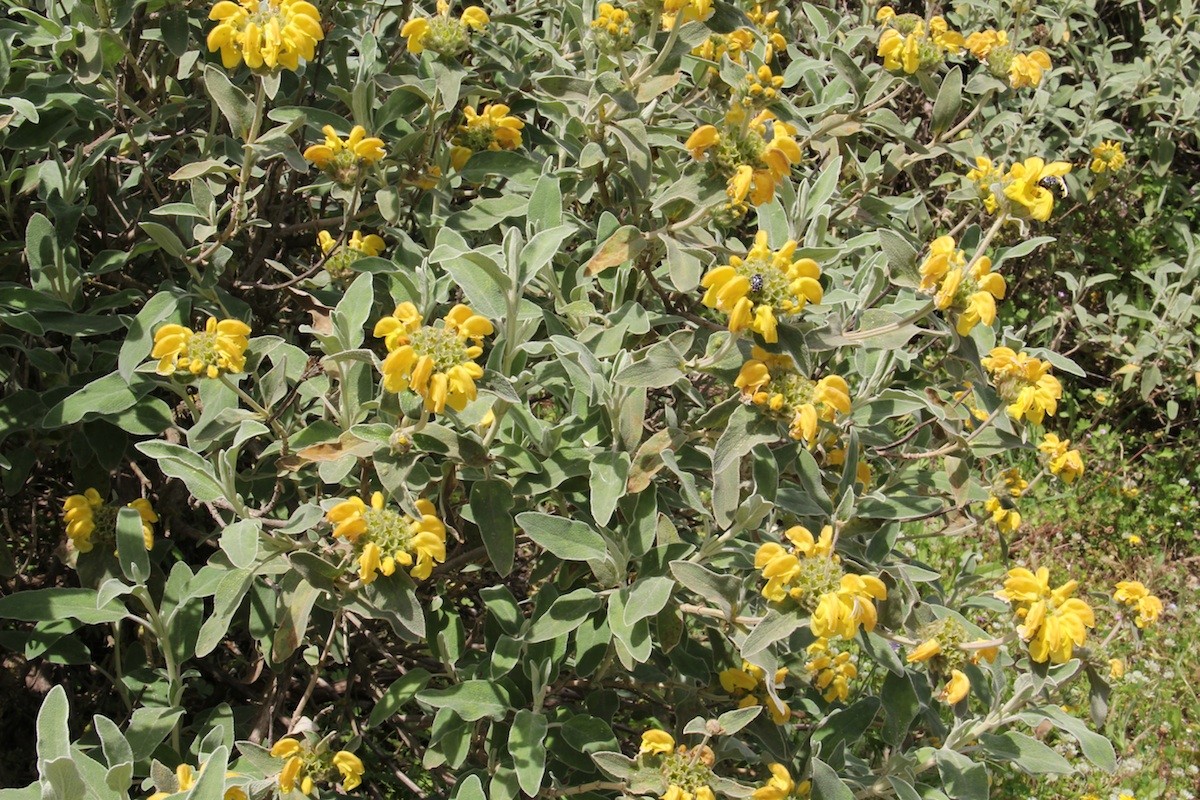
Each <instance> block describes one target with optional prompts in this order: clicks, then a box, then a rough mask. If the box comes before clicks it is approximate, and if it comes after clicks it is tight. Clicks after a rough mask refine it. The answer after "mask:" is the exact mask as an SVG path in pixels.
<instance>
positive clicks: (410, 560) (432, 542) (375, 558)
mask: <svg viewBox="0 0 1200 800" xmlns="http://www.w3.org/2000/svg"><path fill="white" fill-rule="evenodd" d="M414 505H415V506H416V509H417V515H418V516H415V517H414V516H409V515H408V514H401V513H400V512H398V511H393V510H392V509H390V508H388V507H387V504H386V503H385V502H384V498H383V493H382V492H375V493H374V494H373V495H371V505H370V507H369V508H368V507H367V504H366V503H364V502H363V501H362V498H359V497H351V498H350V499H349V500H343V501H342V502H340V503H338V504H337V505H336V506H334V507H333V508H331V509H329V511H328V512H327V513H326V514H325V518H326V519H327V520H328V521H329V522H330V524H332V525H333V526H334V528H333V535H334V536H335V537H338V538H342V539H346V540H347V541H349V542H350V543H351V544H352V545H353V546H354V549H355V551H356V552H357V553H358V576H359V578H361V579H362V582H363V583H371V582H372V581H374V580H375V577H376V575H377V573H383V574H384V575H391V574H392V573H394V572H395V571H396V567H397V565H399V566H401V567H412V571H411V572H410V574H411V575H412V576H413V577H414V578H417V579H418V580H424V579H425V578H428V577H429V574H430V573H431V572H433V565H434V563H435V562H436V563H439V564H440V563H441V562H443V561H445V560H446V526H445V525H443V524H442V521H441V520H440V519H438V517H437V509H435V508H434V507H433V503H430V502H429V501H428V500H418V501H417V502H416V503H415V504H414Z"/></svg>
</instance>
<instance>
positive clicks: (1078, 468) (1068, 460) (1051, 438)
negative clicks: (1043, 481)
mask: <svg viewBox="0 0 1200 800" xmlns="http://www.w3.org/2000/svg"><path fill="white" fill-rule="evenodd" d="M1070 446H1071V440H1070V439H1059V438H1058V436H1056V435H1055V434H1053V433H1047V434H1046V435H1045V436H1044V437H1043V438H1042V441H1041V444H1039V445H1038V450H1040V451H1041V453H1042V455H1043V456H1044V457H1045V459H1046V465H1047V466H1048V467H1049V468H1050V472H1051V473H1053V474H1054V475H1057V476H1058V477H1060V478H1062V479H1063V481H1064V482H1065V483H1074V481H1075V479H1076V478H1078V477H1079V476H1080V475H1082V474H1083V456H1081V455H1080V454H1079V451H1078V450H1070V449H1068V448H1070Z"/></svg>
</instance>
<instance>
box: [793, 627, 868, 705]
mask: <svg viewBox="0 0 1200 800" xmlns="http://www.w3.org/2000/svg"><path fill="white" fill-rule="evenodd" d="M805 652H807V653H808V661H807V662H806V663H805V664H804V671H805V673H807V675H808V679H809V681H810V682H811V683H812V685H813V687H814V688H816V690H817V691H819V692H821V696H822V697H823V698H824V699H825V702H826V703H832V702H834V701H835V700H839V701H841V702H843V703H844V702H846V701H847V700H848V699H849V698H850V681H852V680H853V679H854V678H857V677H858V665H857V664H855V663H854V654H853V653H851V652H850V651H849V650H841V649H839V648H838V647H837V646H836V645H833V644H831V643H830V641H829V639H827V638H825V637H821V638H819V639H817V640H816V641H815V642H813V643H812V644H810V645H809V646H808V648H807V649H806V651H805Z"/></svg>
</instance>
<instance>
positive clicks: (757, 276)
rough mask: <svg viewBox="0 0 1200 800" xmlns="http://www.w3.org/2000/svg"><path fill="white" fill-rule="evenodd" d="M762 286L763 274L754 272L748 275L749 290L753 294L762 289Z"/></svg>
mask: <svg viewBox="0 0 1200 800" xmlns="http://www.w3.org/2000/svg"><path fill="white" fill-rule="evenodd" d="M762 288H763V276H762V274H761V273H758V272H756V273H754V274H753V275H751V276H750V292H751V293H753V294H757V293H759V292H761V291H762Z"/></svg>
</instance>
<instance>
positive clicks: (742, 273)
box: [700, 231, 824, 343]
mask: <svg viewBox="0 0 1200 800" xmlns="http://www.w3.org/2000/svg"><path fill="white" fill-rule="evenodd" d="M796 247H797V244H796V242H795V241H792V240H790V239H789V240H788V241H787V242H786V243H785V244H784V245H783V247H781V248H779V249H778V250H774V251H773V250H771V248H770V247H769V246H768V244H767V233H766V231H759V232H758V234H757V235H756V236H755V237H754V246H753V247H751V248H750V252H748V253H747V254H746V257H745V258H741V257H739V256H730V258H729V263H728V264H722V265H720V266H717V267H714V268H713V269H711V270H709V271H708V272H707V273H705V275H704V277H703V278H702V279H701V281H700V285H701V286H702V287H704V289H706V290H707V291H705V293H704V299H703V302H704V305H706V306H708V307H709V308H715V309H717V310H718V311H721V312H723V313H725V314H728V315H729V330H731V331H733V332H734V333H737V332H738V331H742V330H745V329H747V328H749V329H750V330H752V331H754V332H755V333H757V334H758V335H759V336H761V337H762V338H763V341H765V342H768V343H774V342H778V341H779V331H778V326H779V317H780V316H784V315H794V314H798V313H800V312H801V311H802V310H804V307H805V306H806V305H808V304H809V303H819V302H821V298H822V297H823V296H824V292H823V290H822V289H821V284H820V283H819V281H818V279H819V278H820V277H821V268H820V267H819V266H818V265H817V262H816V261H813V260H812V259H811V258H800V259H795V260H793V258H792V256H793V255H794V254H795V252H796Z"/></svg>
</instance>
